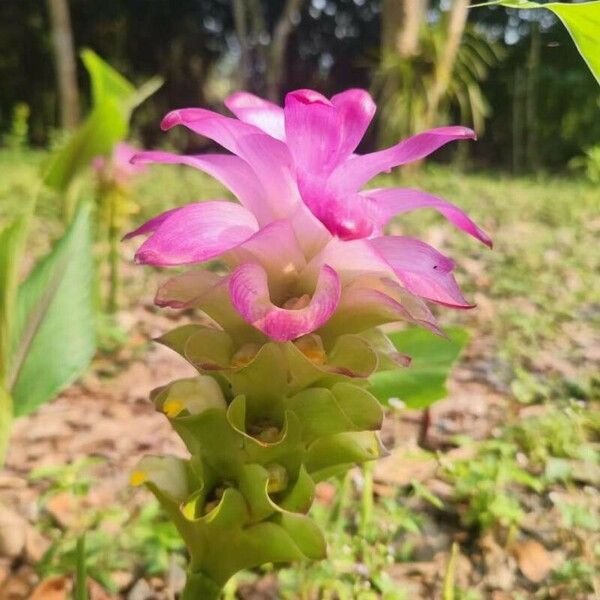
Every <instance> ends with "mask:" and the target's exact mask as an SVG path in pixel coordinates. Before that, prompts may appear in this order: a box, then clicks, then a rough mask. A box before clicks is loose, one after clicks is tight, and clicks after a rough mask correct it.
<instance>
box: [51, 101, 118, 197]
mask: <svg viewBox="0 0 600 600" xmlns="http://www.w3.org/2000/svg"><path fill="white" fill-rule="evenodd" d="M127 130H128V120H127V119H125V117H124V114H123V110H122V109H121V108H120V107H119V105H118V104H117V102H114V101H106V102H104V103H103V104H101V105H99V106H97V107H96V108H94V109H93V110H92V112H91V113H90V115H89V116H88V118H87V119H86V120H85V121H84V123H83V124H82V125H81V126H80V127H79V129H77V131H76V132H75V133H74V134H73V135H72V136H71V137H70V138H69V140H68V141H67V143H66V144H65V145H64V146H63V147H62V148H61V149H59V150H58V151H57V152H55V153H54V154H53V156H52V158H51V160H50V163H49V164H48V167H47V170H46V173H45V175H44V183H45V184H46V185H47V186H49V187H51V188H53V189H54V190H56V191H57V192H65V191H66V190H67V188H68V187H69V185H70V183H71V182H72V181H73V179H74V178H75V177H76V176H77V175H78V174H79V173H80V172H81V171H82V170H83V169H85V168H86V167H88V166H89V164H90V162H91V161H92V159H94V158H95V157H96V156H101V155H105V154H109V153H110V152H111V151H112V148H113V146H114V145H115V144H116V143H117V142H118V141H119V140H122V139H123V138H124V137H126V136H127Z"/></svg>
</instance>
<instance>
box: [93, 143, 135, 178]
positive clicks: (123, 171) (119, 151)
mask: <svg viewBox="0 0 600 600" xmlns="http://www.w3.org/2000/svg"><path fill="white" fill-rule="evenodd" d="M138 152H139V149H138V148H135V147H134V146H132V145H131V144H127V143H126V142H119V143H118V144H116V145H115V147H114V149H113V153H112V156H111V157H110V158H108V159H107V158H106V157H105V156H97V157H96V158H94V160H93V161H92V168H93V169H94V171H95V172H96V173H97V174H98V176H99V177H101V178H102V179H107V178H110V179H112V180H113V181H114V182H116V183H118V184H121V185H126V184H127V183H129V181H130V180H131V179H132V178H133V177H134V176H135V175H138V174H140V173H142V172H143V171H145V170H146V169H145V166H144V165H136V164H133V163H132V162H131V159H132V158H133V157H134V156H135V155H136V154H138Z"/></svg>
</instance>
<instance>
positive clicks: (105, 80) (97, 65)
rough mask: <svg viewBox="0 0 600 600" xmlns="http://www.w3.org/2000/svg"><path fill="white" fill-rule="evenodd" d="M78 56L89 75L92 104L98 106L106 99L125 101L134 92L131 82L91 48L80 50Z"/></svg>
mask: <svg viewBox="0 0 600 600" xmlns="http://www.w3.org/2000/svg"><path fill="white" fill-rule="evenodd" d="M80 56H81V60H82V62H83V64H84V65H85V68H86V71H87V72H88V75H89V76H90V83H91V86H92V102H93V104H94V106H98V105H100V104H102V103H103V102H105V101H106V100H116V101H118V102H123V103H125V102H126V101H127V100H128V99H129V97H130V96H132V95H133V94H134V93H135V87H134V86H133V84H132V83H130V82H129V81H127V79H125V77H123V75H121V73H119V72H118V71H117V70H115V69H113V67H111V66H110V65H109V64H108V63H107V62H106V61H104V60H102V59H101V58H100V57H99V56H98V55H97V54H96V53H95V52H94V51H93V50H90V49H88V48H86V49H84V50H82V51H81V54H80Z"/></svg>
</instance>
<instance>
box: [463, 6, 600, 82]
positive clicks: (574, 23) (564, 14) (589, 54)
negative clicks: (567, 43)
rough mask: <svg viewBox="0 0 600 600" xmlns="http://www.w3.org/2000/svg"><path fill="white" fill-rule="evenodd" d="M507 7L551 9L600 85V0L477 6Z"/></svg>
mask: <svg viewBox="0 0 600 600" xmlns="http://www.w3.org/2000/svg"><path fill="white" fill-rule="evenodd" d="M494 5H496V6H505V7H506V8H520V9H537V8H546V9H548V10H551V11H552V12H553V13H554V14H555V15H556V16H557V17H558V18H559V19H560V20H561V21H562V22H563V25H564V26H565V27H566V28H567V31H568V32H569V33H570V34H571V37H572V38H573V41H574V42H575V45H576V46H577V50H579V53H580V54H581V56H582V57H583V59H584V60H585V62H586V63H587V65H588V67H589V68H590V71H591V72H592V74H593V75H594V77H595V78H596V81H597V82H598V83H600V0H594V1H593V2H579V3H567V2H548V4H540V3H539V2H530V1H529V0H497V1H496V2H485V3H482V4H476V5H474V6H472V7H471V8H475V7H477V6H494Z"/></svg>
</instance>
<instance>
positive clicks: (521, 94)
mask: <svg viewBox="0 0 600 600" xmlns="http://www.w3.org/2000/svg"><path fill="white" fill-rule="evenodd" d="M512 101H513V102H512V170H513V173H520V172H522V171H523V162H524V161H523V147H524V142H525V119H524V112H525V111H524V110H523V105H524V102H525V74H524V69H523V67H522V66H520V65H519V66H517V68H516V69H515V75H514V83H513V95H512Z"/></svg>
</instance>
